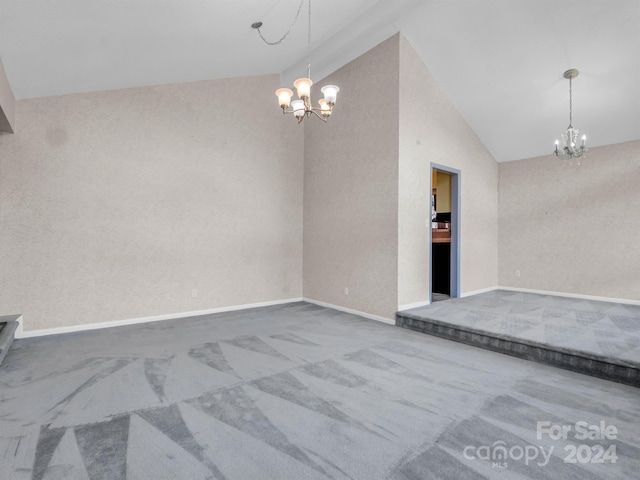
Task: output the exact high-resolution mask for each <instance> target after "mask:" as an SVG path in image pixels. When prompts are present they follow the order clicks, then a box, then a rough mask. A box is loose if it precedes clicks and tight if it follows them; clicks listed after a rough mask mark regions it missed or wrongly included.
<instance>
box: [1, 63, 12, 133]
mask: <svg viewBox="0 0 640 480" xmlns="http://www.w3.org/2000/svg"><path fill="white" fill-rule="evenodd" d="M15 115H16V99H15V97H14V96H13V92H12V91H11V86H10V85H9V80H8V79H7V75H6V73H5V71H4V65H2V59H0V132H14V131H15Z"/></svg>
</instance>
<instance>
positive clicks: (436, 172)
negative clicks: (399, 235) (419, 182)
mask: <svg viewBox="0 0 640 480" xmlns="http://www.w3.org/2000/svg"><path fill="white" fill-rule="evenodd" d="M429 240H430V244H431V245H430V246H431V255H430V257H429V258H430V260H429V278H430V285H431V288H430V301H431V303H433V302H437V301H440V300H447V299H449V298H457V297H459V296H460V171H459V170H456V169H453V168H449V167H446V166H444V165H439V164H436V163H432V164H431V231H430V236H429Z"/></svg>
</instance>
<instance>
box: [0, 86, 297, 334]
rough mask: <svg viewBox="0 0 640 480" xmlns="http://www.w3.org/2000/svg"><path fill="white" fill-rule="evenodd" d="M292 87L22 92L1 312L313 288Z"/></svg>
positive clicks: (7, 142)
mask: <svg viewBox="0 0 640 480" xmlns="http://www.w3.org/2000/svg"><path fill="white" fill-rule="evenodd" d="M279 83H280V81H279V76H276V75H270V76H261V77H247V78H237V79H225V80H214V81H204V82H196V83H189V84H179V85H166V86H159V87H148V88H135V89H127V90H119V91H110V92H100V93H89V94H79V95H68V96H59V97H50V98H39V99H32V100H22V101H19V102H18V105H17V106H18V108H17V120H18V123H19V125H20V129H19V131H18V133H16V134H15V135H10V134H0V267H1V271H0V313H4V314H9V313H23V314H24V321H25V325H24V326H25V330H32V329H42V328H51V327H59V326H69V325H75V324H87V323H94V322H101V321H111V320H120V319H129V318H136V317H141V316H152V315H158V314H170V313H175V312H185V311H194V310H199V309H208V308H215V307H222V306H230V305H242V304H248V303H254V302H262V301H272V300H279V299H287V298H294V297H300V296H301V295H302V188H303V159H302V156H303V138H302V134H301V131H300V130H296V128H295V126H294V125H291V124H290V122H289V120H291V119H290V118H288V117H287V118H284V116H283V115H282V114H280V113H279V110H278V109H277V105H276V102H275V97H274V96H273V91H274V90H275V89H276V88H277V87H278V86H279ZM244 92H251V93H252V95H251V96H250V97H247V96H246V95H245V94H244ZM192 289H197V291H198V294H197V297H196V298H192Z"/></svg>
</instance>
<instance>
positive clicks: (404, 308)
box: [398, 300, 431, 311]
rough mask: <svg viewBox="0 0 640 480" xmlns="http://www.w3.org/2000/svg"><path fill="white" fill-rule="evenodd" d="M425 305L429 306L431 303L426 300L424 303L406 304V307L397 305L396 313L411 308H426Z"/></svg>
mask: <svg viewBox="0 0 640 480" xmlns="http://www.w3.org/2000/svg"><path fill="white" fill-rule="evenodd" d="M427 305H431V302H430V301H429V300H426V301H424V302H416V303H407V304H406V305H398V311H402V310H410V309H412V308H418V307H426V306H427Z"/></svg>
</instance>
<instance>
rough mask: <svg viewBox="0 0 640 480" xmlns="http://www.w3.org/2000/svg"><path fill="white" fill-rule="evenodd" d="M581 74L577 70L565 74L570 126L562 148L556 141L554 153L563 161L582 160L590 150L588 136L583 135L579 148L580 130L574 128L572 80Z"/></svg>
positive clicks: (563, 138) (573, 69)
mask: <svg viewBox="0 0 640 480" xmlns="http://www.w3.org/2000/svg"><path fill="white" fill-rule="evenodd" d="M579 73H580V72H579V71H578V70H576V69H575V68H572V69H570V70H567V71H566V72H564V78H566V79H568V80H569V126H568V127H567V131H566V133H563V134H562V146H561V145H560V142H559V141H558V140H556V143H555V146H556V148H555V151H554V153H555V154H556V156H557V157H558V158H561V159H563V160H571V159H574V158H580V157H581V156H582V155H584V154H585V153H586V151H587V150H588V149H587V146H586V143H587V136H586V135H582V138H581V139H580V146H578V129H577V128H573V105H572V100H573V98H572V97H573V88H572V87H573V85H572V80H573V79H574V78H576V77H577V76H578V74H579Z"/></svg>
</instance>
